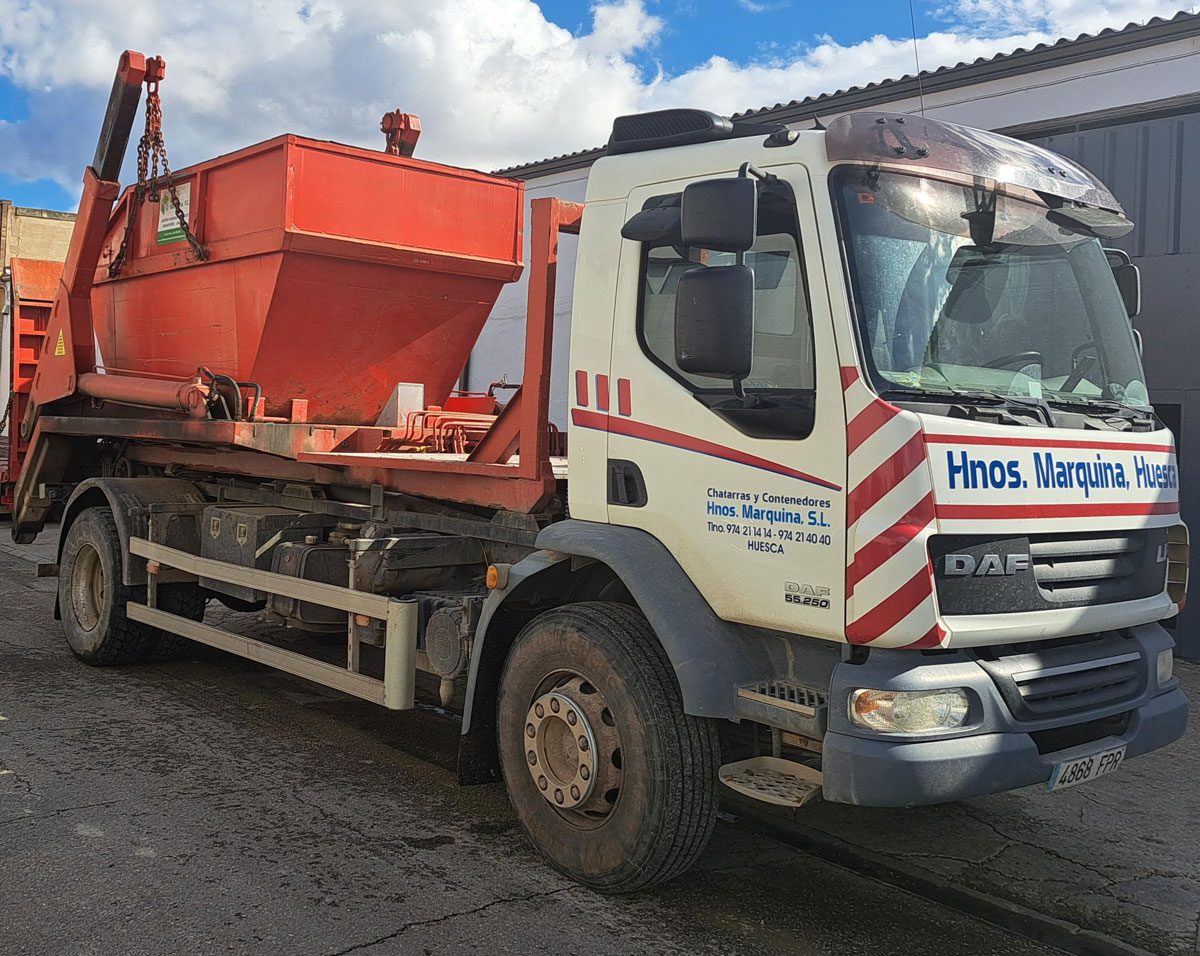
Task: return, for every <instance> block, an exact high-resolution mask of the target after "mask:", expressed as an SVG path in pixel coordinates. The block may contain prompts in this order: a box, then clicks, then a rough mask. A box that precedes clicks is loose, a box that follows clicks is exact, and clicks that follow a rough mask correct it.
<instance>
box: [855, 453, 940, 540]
mask: <svg viewBox="0 0 1200 956" xmlns="http://www.w3.org/2000/svg"><path fill="white" fill-rule="evenodd" d="M924 461H925V443H924V442H923V441H922V440H921V434H920V432H918V433H917V434H915V435H913V436H912V437H911V438H910V439H909V440H908V441H906V442H905V443H904V444H903V445H901V446H900V447H899V448H898V449H896V451H895V452H894V453H893V454H892V456H891V457H890V458H888V459H887V461H885V462H884V463H883V464H882V465H880V466H879V467H878V468H876V469H875V470H874V471H873V472H871V473H870V474H869V475H867V477H866V478H864V479H863V480H862V481H861V482H859V484H858V485H856V486H855V487H854V489H853V490H852V491H851V492H850V495H849V500H848V501H847V503H846V525H847V527H849V526H850V525H852V524H854V522H856V521H857V520H858V519H859V518H861V517H862V516H863V515H864V514H866V512H867V511H868V510H870V509H871V507H873V506H874V505H876V504H878V502H879V499H881V498H882V497H883V496H884V495H886V494H887V493H888V492H889V491H891V490H892V488H894V487H895V486H896V485H898V484H899V483H900V482H901V481H903V480H904V479H905V478H907V477H908V476H909V475H910V474H912V472H913V470H914V469H915V468H917V466H919V465H920V464H921V463H922V462H924Z"/></svg>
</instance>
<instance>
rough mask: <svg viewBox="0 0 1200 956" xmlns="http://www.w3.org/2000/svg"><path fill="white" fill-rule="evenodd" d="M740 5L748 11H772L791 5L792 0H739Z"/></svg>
mask: <svg viewBox="0 0 1200 956" xmlns="http://www.w3.org/2000/svg"><path fill="white" fill-rule="evenodd" d="M738 6H739V7H741V8H742V9H743V10H745V11H746V12H747V13H770V12H771V11H772V10H782V9H783V8H784V7H787V6H791V0H738Z"/></svg>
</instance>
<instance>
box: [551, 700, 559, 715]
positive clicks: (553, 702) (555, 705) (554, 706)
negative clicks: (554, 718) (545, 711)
mask: <svg viewBox="0 0 1200 956" xmlns="http://www.w3.org/2000/svg"><path fill="white" fill-rule="evenodd" d="M558 707H559V705H558V698H557V697H551V698H550V709H551V710H552V711H554V712H555V713H556V714H557V713H558Z"/></svg>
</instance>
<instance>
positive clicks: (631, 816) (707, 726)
mask: <svg viewBox="0 0 1200 956" xmlns="http://www.w3.org/2000/svg"><path fill="white" fill-rule="evenodd" d="M497 708H498V715H497V716H498V720H497V724H498V729H497V732H498V736H499V741H498V743H499V750H500V762H501V767H502V770H503V773H504V780H505V783H506V785H507V788H508V794H509V798H510V800H511V801H512V805H513V808H514V809H515V810H516V813H517V817H518V818H519V819H520V821H521V824H522V825H523V826H524V828H525V830H526V832H527V833H528V834H529V836H530V838H531V839H532V840H533V843H534V845H535V846H536V847H537V849H538V850H539V851H540V852H541V854H542V855H543V856H544V857H545V858H546V859H547V861H549V863H550V864H551V865H552V866H554V867H555V868H557V869H558V870H559V871H561V872H562V873H564V874H566V875H567V876H569V877H571V878H572V879H574V880H577V881H578V882H580V883H583V884H585V885H587V886H590V887H592V888H593V889H595V890H599V891H600V892H605V893H629V892H633V891H635V890H640V889H644V888H645V887H648V886H653V885H655V884H657V883H663V882H665V881H667V880H670V879H672V878H674V877H675V876H678V875H679V874H680V873H682V872H683V871H684V870H686V869H687V868H688V867H689V866H691V864H692V863H694V862H695V860H696V858H697V857H698V856H699V855H700V853H701V852H702V851H703V850H704V847H705V846H706V845H707V843H708V840H709V837H710V836H711V834H712V829H713V824H714V823H715V821H716V814H717V768H718V765H719V763H720V749H719V745H718V741H717V732H716V728H715V727H714V726H713V724H712V722H711V721H709V720H706V719H702V718H698V717H689V716H687V715H686V714H684V712H683V700H682V698H681V696H680V693H679V687H678V684H677V683H676V680H675V674H674V672H673V671H672V668H671V664H670V661H669V660H668V659H667V656H666V653H665V652H664V651H663V648H662V645H661V644H660V643H659V641H658V638H657V637H656V636H655V634H654V632H653V630H652V629H651V628H650V625H649V624H648V623H647V621H646V618H645V617H644V616H643V615H642V614H641V612H640V611H638V610H637V609H635V608H632V607H629V606H627V605H624V604H609V603H599V602H596V603H586V604H573V605H568V606H566V607H562V608H557V609H555V610H552V611H548V612H546V613H545V614H542V615H540V616H539V617H537V618H535V619H534V620H533V621H531V622H530V623H529V624H528V625H527V626H526V627H525V629H524V630H523V631H522V632H521V633H520V635H518V637H517V639H516V642H515V643H514V645H513V647H512V649H511V651H510V652H509V655H508V660H507V661H506V662H505V665H504V672H503V674H502V676H501V682H500V690H499V694H498V702H497Z"/></svg>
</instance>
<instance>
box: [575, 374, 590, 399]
mask: <svg viewBox="0 0 1200 956" xmlns="http://www.w3.org/2000/svg"><path fill="white" fill-rule="evenodd" d="M575 402H576V403H577V404H578V405H580V406H581V407H583V408H587V407H588V373H587V372H585V371H584V370H583V369H576V370H575Z"/></svg>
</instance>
